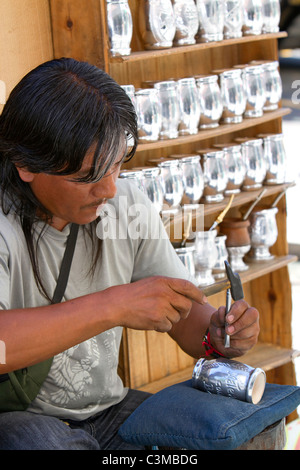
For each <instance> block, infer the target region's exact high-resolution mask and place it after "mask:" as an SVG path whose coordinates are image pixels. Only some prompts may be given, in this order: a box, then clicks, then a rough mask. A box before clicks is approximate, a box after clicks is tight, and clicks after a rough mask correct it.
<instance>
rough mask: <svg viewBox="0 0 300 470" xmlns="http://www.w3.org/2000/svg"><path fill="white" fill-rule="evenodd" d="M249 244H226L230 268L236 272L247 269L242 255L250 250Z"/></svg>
mask: <svg viewBox="0 0 300 470" xmlns="http://www.w3.org/2000/svg"><path fill="white" fill-rule="evenodd" d="M250 249H251V245H242V246H228V247H227V251H228V260H229V263H230V266H231V268H232V269H233V270H234V271H236V272H243V271H247V270H248V269H249V266H248V264H246V263H245V261H244V257H245V256H246V254H247V253H248V252H249V251H250Z"/></svg>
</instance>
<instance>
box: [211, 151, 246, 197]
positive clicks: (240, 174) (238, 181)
mask: <svg viewBox="0 0 300 470" xmlns="http://www.w3.org/2000/svg"><path fill="white" fill-rule="evenodd" d="M216 147H219V148H221V149H222V150H223V153H224V160H225V165H226V171H227V178H228V183H227V186H226V189H225V193H224V194H225V196H229V195H230V194H237V193H239V192H240V191H241V186H242V184H243V182H244V179H245V175H246V166H245V163H244V159H243V155H242V147H241V145H238V144H220V145H216Z"/></svg>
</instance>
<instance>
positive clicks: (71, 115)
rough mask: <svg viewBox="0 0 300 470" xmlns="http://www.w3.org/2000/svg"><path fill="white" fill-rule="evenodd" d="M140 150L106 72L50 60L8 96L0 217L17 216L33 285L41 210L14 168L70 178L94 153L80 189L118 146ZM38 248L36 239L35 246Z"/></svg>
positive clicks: (0, 156)
mask: <svg viewBox="0 0 300 470" xmlns="http://www.w3.org/2000/svg"><path fill="white" fill-rule="evenodd" d="M124 138H127V139H128V142H129V141H130V144H131V146H130V147H129V148H128V153H127V156H126V160H127V159H130V158H131V157H132V156H133V155H134V153H135V149H136V146H137V122H136V114H135V111H134V107H133V105H132V102H131V100H130V99H129V97H128V96H127V94H126V93H125V91H124V90H123V89H122V88H121V87H120V86H119V85H118V84H117V83H116V82H115V81H114V80H113V79H112V78H111V77H110V76H109V75H107V74H106V73H105V72H104V71H103V70H101V69H99V68H97V67H95V66H93V65H90V64H88V63H86V62H78V61H76V60H74V59H70V58H62V59H55V60H51V61H48V62H45V63H44V64H41V65H39V66H38V67H37V68H35V69H34V70H32V71H31V72H29V73H28V74H27V75H26V76H25V77H24V78H23V79H22V80H21V81H20V82H19V83H18V84H17V85H16V87H15V88H14V89H13V91H12V92H11V94H10V96H9V98H8V100H7V102H6V104H5V106H4V109H3V112H2V115H1V116H0V197H1V205H2V210H3V212H4V214H8V213H9V212H10V211H12V210H13V211H14V212H15V213H16V214H17V215H18V216H19V217H20V222H21V226H22V229H23V232H24V236H25V239H26V243H27V247H28V251H29V255H30V259H31V263H32V268H33V272H34V276H35V280H36V283H37V286H38V288H39V290H40V291H41V292H42V293H43V294H44V295H45V296H46V298H48V299H49V300H50V298H49V295H48V293H47V292H46V290H45V288H44V287H43V284H42V281H41V277H40V274H39V268H38V261H37V255H36V253H37V243H38V241H37V242H36V243H35V242H34V238H33V225H34V223H35V222H36V221H37V217H38V216H37V214H39V215H40V214H43V216H44V217H43V218H44V219H45V220H46V221H48V222H49V220H51V217H52V214H51V213H49V211H48V210H47V209H46V208H45V207H43V205H42V204H41V203H40V201H39V200H38V199H37V198H36V197H35V195H34V194H33V192H32V190H31V188H30V186H29V184H28V183H25V182H24V181H22V180H21V178H20V177H19V174H18V171H17V169H16V166H17V167H19V168H26V169H27V170H28V171H30V172H32V173H48V174H53V175H71V174H74V173H76V172H78V171H79V170H80V168H81V166H82V162H83V159H84V157H85V156H86V153H87V151H88V150H89V149H90V148H91V146H92V145H94V146H95V153H94V159H93V164H92V166H91V169H90V172H89V174H88V175H85V176H84V177H82V178H78V179H77V181H81V182H86V183H87V182H95V181H98V180H99V179H101V178H102V177H103V176H104V175H105V174H106V172H107V171H108V170H109V168H110V167H111V165H112V164H113V162H114V161H115V159H116V157H117V155H118V152H119V149H120V142H121V141H123V142H124ZM37 240H38V239H37Z"/></svg>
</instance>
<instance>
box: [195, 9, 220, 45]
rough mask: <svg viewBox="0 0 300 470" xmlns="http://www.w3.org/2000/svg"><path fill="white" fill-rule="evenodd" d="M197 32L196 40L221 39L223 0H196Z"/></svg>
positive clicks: (209, 40)
mask: <svg viewBox="0 0 300 470" xmlns="http://www.w3.org/2000/svg"><path fill="white" fill-rule="evenodd" d="M197 8H198V15H199V32H198V35H197V42H211V41H222V39H223V37H224V36H223V29H224V3H223V0H197Z"/></svg>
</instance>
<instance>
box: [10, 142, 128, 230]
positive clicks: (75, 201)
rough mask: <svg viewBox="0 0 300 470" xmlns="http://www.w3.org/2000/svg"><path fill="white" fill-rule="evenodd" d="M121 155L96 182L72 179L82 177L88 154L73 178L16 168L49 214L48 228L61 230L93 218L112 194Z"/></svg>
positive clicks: (85, 168) (89, 155) (90, 154)
mask: <svg viewBox="0 0 300 470" xmlns="http://www.w3.org/2000/svg"><path fill="white" fill-rule="evenodd" d="M123 156H124V149H123V151H122V154H120V155H119V158H118V157H117V159H116V163H115V164H113V165H112V167H111V168H110V170H109V171H108V173H107V174H106V175H105V176H104V177H103V178H101V180H100V181H98V182H96V183H79V182H74V181H72V179H74V178H76V177H82V176H85V175H86V174H87V173H88V171H89V169H90V166H91V162H92V158H93V153H92V152H88V153H87V155H86V157H85V159H84V161H83V164H82V167H81V169H80V170H79V172H78V173H76V174H73V175H67V176H61V175H48V174H46V173H31V172H29V171H27V170H24V169H20V168H18V172H19V175H20V178H21V179H22V180H23V181H25V182H27V183H28V184H29V185H30V187H31V189H32V191H33V193H34V195H35V196H36V198H37V199H38V200H39V201H40V202H41V203H42V204H43V206H44V207H45V208H46V209H48V211H50V212H51V214H53V218H52V223H51V225H52V226H53V227H55V228H56V229H57V230H63V228H64V227H65V226H66V225H67V224H68V223H71V222H73V223H77V224H80V225H81V224H88V223H90V222H92V221H93V220H95V219H96V218H97V215H96V211H97V209H98V208H99V206H100V207H101V206H102V205H104V204H105V203H106V202H107V200H108V199H112V198H113V197H114V196H115V195H116V191H117V188H116V180H117V178H118V176H119V172H120V167H121V163H120V161H121V159H122V157H123Z"/></svg>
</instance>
